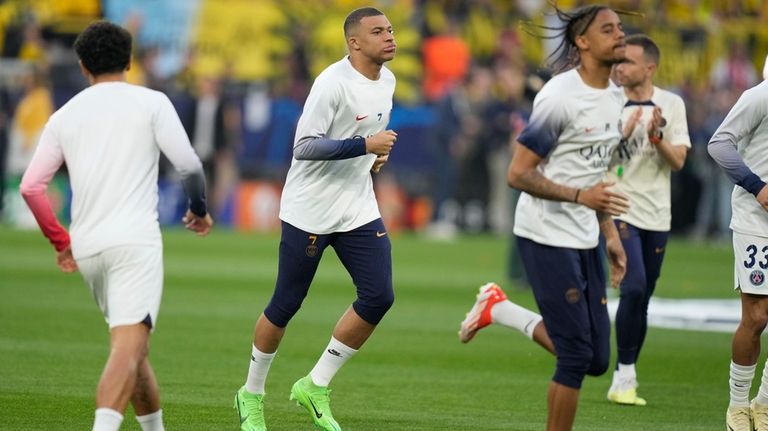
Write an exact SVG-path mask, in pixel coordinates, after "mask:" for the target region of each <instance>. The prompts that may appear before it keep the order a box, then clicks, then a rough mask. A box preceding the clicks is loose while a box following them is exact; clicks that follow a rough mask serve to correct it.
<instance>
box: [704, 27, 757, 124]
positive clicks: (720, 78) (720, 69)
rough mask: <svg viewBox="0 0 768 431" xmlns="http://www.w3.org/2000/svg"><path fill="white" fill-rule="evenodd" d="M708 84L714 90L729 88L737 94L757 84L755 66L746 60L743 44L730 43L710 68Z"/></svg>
mask: <svg viewBox="0 0 768 431" xmlns="http://www.w3.org/2000/svg"><path fill="white" fill-rule="evenodd" d="M710 82H711V83H712V86H713V87H714V88H716V89H721V88H730V89H731V91H733V92H734V93H737V94H741V93H743V92H744V90H746V89H747V88H750V87H752V86H753V85H755V84H756V83H757V72H756V71H755V66H754V65H753V64H752V62H750V61H749V59H748V58H747V54H746V51H745V47H744V44H743V43H738V42H735V41H734V42H731V43H730V46H729V48H728V51H727V54H726V55H725V56H724V57H721V58H720V59H718V60H717V61H716V62H715V64H714V66H713V67H712V72H711V73H710ZM726 112H727V111H726Z"/></svg>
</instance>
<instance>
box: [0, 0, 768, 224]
mask: <svg viewBox="0 0 768 431" xmlns="http://www.w3.org/2000/svg"><path fill="white" fill-rule="evenodd" d="M370 3H372V4H373V5H375V6H378V7H380V8H381V9H382V10H384V11H385V13H386V14H387V15H388V17H389V18H390V20H391V21H392V23H393V25H394V27H395V30H396V40H397V43H398V54H397V57H396V59H395V60H394V61H392V62H391V63H390V64H389V65H388V66H389V67H391V68H392V70H393V71H394V72H395V74H396V76H397V78H398V86H397V92H396V95H395V97H396V106H395V109H394V112H393V115H392V122H391V124H390V127H391V128H393V129H395V130H396V131H398V133H399V135H400V139H399V140H398V144H397V147H396V149H395V152H394V153H393V156H392V158H391V160H390V163H389V165H388V166H387V168H386V169H385V173H384V174H382V175H380V176H378V177H377V179H376V180H377V184H376V186H377V189H378V196H379V200H380V203H381V209H382V212H383V214H384V216H385V218H386V219H387V224H388V226H389V227H390V230H392V231H396V230H399V229H408V230H416V231H424V232H425V233H427V234H430V235H434V236H438V237H446V236H451V235H453V234H454V233H456V232H462V231H465V232H483V231H491V232H494V233H508V232H509V230H510V225H511V211H512V208H513V205H514V199H515V196H514V193H513V192H511V191H509V190H508V188H507V187H506V184H505V169H506V165H507V163H508V160H509V158H510V155H509V144H510V141H511V140H512V139H513V138H514V135H515V133H516V132H518V131H519V130H520V129H521V128H522V127H523V126H524V124H525V121H526V119H527V116H528V113H529V112H530V106H531V102H532V99H533V97H534V95H535V93H536V91H537V89H538V88H539V87H540V86H541V85H542V83H543V82H544V80H546V79H547V77H548V74H547V72H546V71H545V70H543V69H542V68H541V65H542V62H543V61H544V59H545V57H546V55H547V53H548V52H550V51H551V49H552V47H553V44H554V43H556V42H552V41H541V40H539V39H536V38H533V37H531V36H529V35H527V34H526V33H525V32H524V31H521V28H520V22H521V20H530V21H533V22H537V23H550V24H551V23H553V21H552V20H553V19H554V18H552V17H548V16H546V15H545V14H543V12H545V11H547V10H548V9H549V7H548V3H547V2H546V1H545V0H518V1H507V0H477V1H459V0H387V1H372V2H370ZM581 3H585V2H580V1H575V0H566V1H559V2H558V4H559V5H560V7H562V8H570V7H574V6H577V5H579V4H581ZM606 3H608V4H610V5H611V6H614V7H616V8H617V9H620V10H625V11H629V12H632V13H633V14H632V15H625V16H624V17H623V19H624V21H625V25H626V29H627V31H628V32H629V33H633V32H638V31H642V32H646V33H648V34H650V35H651V36H652V37H653V38H654V39H655V40H656V41H657V42H658V44H659V45H660V46H661V51H662V62H661V67H660V70H659V71H658V73H657V75H656V76H657V83H658V84H659V85H661V86H663V87H666V88H669V89H672V90H673V91H675V92H677V93H679V94H681V95H682V96H683V97H684V98H685V100H686V102H687V104H686V105H687V109H688V120H689V127H690V133H691V137H692V141H693V149H692V151H691V154H690V157H689V160H688V163H686V167H685V169H684V170H683V171H682V172H680V173H677V174H675V176H674V180H673V182H674V184H673V186H674V197H673V200H674V205H673V210H674V217H673V223H674V231H675V233H679V234H687V235H688V234H689V235H692V236H694V237H695V238H697V239H705V238H714V239H723V238H726V237H727V235H728V232H727V224H728V218H729V205H728V193H729V189H730V183H728V182H727V181H725V178H724V177H723V176H722V175H721V174H720V173H719V171H718V170H716V169H714V166H713V164H712V163H711V162H710V161H709V158H708V156H707V155H706V152H705V151H704V150H703V148H704V146H705V145H706V142H707V141H708V138H709V137H710V135H711V134H712V132H713V131H714V129H715V128H716V126H717V125H718V124H719V122H720V120H721V119H722V118H723V117H724V115H725V113H726V112H727V110H728V108H729V107H730V106H731V105H732V103H733V102H734V101H735V99H736V98H737V97H738V95H739V94H740V93H741V92H742V91H743V90H744V89H745V88H748V87H750V86H752V85H754V84H755V83H756V82H758V80H759V79H762V78H761V76H760V75H761V73H760V71H761V70H762V68H763V63H764V59H765V55H766V53H768V26H766V25H765V24H766V21H768V3H766V2H762V1H760V0H744V1H726V0H701V1H697V0H666V1H658V0H623V1H607V2H606ZM363 4H367V3H365V2H361V1H357V0H318V1H311V2H308V1H299V0H285V1H277V0H226V1H224V0H103V1H99V0H6V1H3V2H0V53H1V54H2V58H1V59H0V167H2V168H3V169H2V170H3V172H2V174H3V178H4V182H5V189H7V193H5V196H4V198H3V199H2V200H0V201H2V216H3V219H4V220H5V221H6V222H8V223H11V224H13V225H17V226H29V225H30V224H32V223H33V221H32V220H31V218H30V217H29V214H28V213H27V212H26V211H25V208H24V206H23V204H22V203H21V201H20V200H19V197H18V193H16V192H15V188H16V187H17V184H18V180H19V176H20V174H21V173H22V172H23V169H24V167H25V164H26V162H27V161H28V159H29V157H31V154H32V151H33V150H34V147H35V140H36V136H37V133H39V131H40V128H41V127H42V125H43V124H44V122H45V120H46V119H47V117H48V115H49V114H50V112H51V111H52V110H55V109H57V108H58V107H59V106H61V105H62V104H63V103H65V102H66V101H67V100H68V99H69V98H70V97H71V96H72V95H73V94H75V93H77V92H78V91H79V90H81V89H82V88H83V87H84V86H85V85H86V83H85V81H84V79H83V78H82V77H81V76H80V73H79V70H78V68H77V61H76V57H75V56H74V54H73V52H72V50H71V43H72V41H73V40H74V37H75V36H76V35H77V33H78V32H79V31H80V30H82V29H83V28H84V26H85V25H87V23H89V22H90V21H92V20H94V19H98V18H107V19H110V20H112V21H115V22H118V23H121V24H123V25H125V26H126V27H128V28H129V29H131V31H132V32H133V33H134V35H135V37H136V44H135V56H134V57H135V60H134V63H133V68H132V69H131V72H130V76H129V80H130V81H131V82H134V83H137V84H141V85H146V86H148V87H151V88H155V89H158V90H161V91H163V92H166V93H167V94H168V95H169V96H170V97H171V99H172V100H173V102H174V104H175V106H176V108H177V110H178V112H179V114H180V116H181V118H182V119H183V122H184V124H185V126H186V127H187V129H188V132H189V134H190V136H191V138H192V141H193V143H194V145H195V147H196V149H197V151H198V153H199V154H200V155H201V157H202V158H203V160H204V161H205V163H206V167H207V170H208V172H209V174H210V177H211V178H210V180H209V182H210V186H211V192H210V195H211V199H212V203H213V206H214V213H215V216H216V219H217V222H218V223H219V225H229V226H234V227H237V228H238V229H245V230H259V231H262V230H273V229H275V227H276V226H277V218H276V213H277V209H278V202H279V194H280V188H281V183H282V181H283V179H284V176H285V173H286V171H287V168H288V166H289V164H290V160H291V147H292V140H293V133H294V130H295V125H296V121H297V119H298V116H299V115H300V113H301V108H302V105H303V101H304V99H305V97H306V95H307V93H308V90H309V87H310V86H311V84H312V80H313V78H314V76H316V75H317V74H318V73H319V72H320V71H321V70H322V69H323V68H324V67H325V66H326V65H328V64H330V63H331V62H333V61H335V60H336V59H338V58H340V57H341V56H342V55H343V54H344V49H345V46H344V41H343V35H342V29H341V24H342V22H343V18H344V16H345V14H346V13H348V11H349V10H350V9H352V8H354V7H357V6H360V5H363ZM162 171H163V174H164V175H163V176H164V178H163V181H162V189H161V192H162V196H163V205H162V209H161V221H162V222H163V223H164V224H169V223H175V222H176V221H177V220H178V218H179V217H178V216H179V212H180V211H181V207H182V206H183V204H182V202H180V198H181V194H180V189H179V186H178V183H177V182H176V181H174V180H173V178H172V172H170V171H172V170H169V169H168V167H167V166H164V167H163V169H162ZM62 178H64V174H62ZM55 193H56V194H57V195H59V196H60V199H59V201H60V204H61V205H60V208H61V214H62V215H64V216H66V214H67V211H66V204H67V189H66V181H60V182H59V183H58V187H57V188H56V190H55Z"/></svg>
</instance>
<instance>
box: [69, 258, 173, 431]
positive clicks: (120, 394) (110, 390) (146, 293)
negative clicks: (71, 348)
mask: <svg viewBox="0 0 768 431" xmlns="http://www.w3.org/2000/svg"><path fill="white" fill-rule="evenodd" d="M162 261H163V258H162V248H161V247H143V246H136V247H117V248H113V249H109V250H107V251H105V252H103V253H101V254H99V255H97V256H94V257H91V258H86V259H80V260H78V266H80V265H82V268H80V270H81V273H82V274H83V277H84V278H85V280H86V282H87V283H88V285H89V287H90V288H91V291H92V292H93V295H94V298H95V299H96V302H97V304H98V305H99V307H100V308H101V309H102V312H103V313H104V316H105V319H106V320H107V322H108V324H109V326H110V347H111V348H110V354H109V358H108V360H107V364H106V366H105V368H104V371H103V373H102V376H101V380H100V381H99V385H98V388H97V392H96V407H97V410H96V418H95V420H94V430H99V431H101V430H116V429H118V428H119V426H120V423H121V422H122V414H123V412H124V411H125V407H126V406H127V404H128V402H129V400H130V399H131V396H132V395H133V393H134V390H135V386H136V380H137V376H138V373H139V368H140V365H141V363H142V362H143V361H144V360H145V359H146V357H147V354H148V347H149V345H148V343H149V334H150V332H151V331H152V328H153V325H154V322H155V321H156V320H157V314H158V311H159V308H160V298H161V296H162V284H163V267H162ZM158 410H159V404H158Z"/></svg>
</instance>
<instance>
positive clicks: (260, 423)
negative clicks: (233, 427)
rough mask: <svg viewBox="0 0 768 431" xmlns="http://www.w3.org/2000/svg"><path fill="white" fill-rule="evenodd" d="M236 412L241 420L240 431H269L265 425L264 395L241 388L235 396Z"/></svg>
mask: <svg viewBox="0 0 768 431" xmlns="http://www.w3.org/2000/svg"><path fill="white" fill-rule="evenodd" d="M235 410H237V416H238V418H240V431H267V425H266V424H265V423H264V395H263V394H252V393H249V392H248V391H246V390H245V386H243V387H242V388H240V389H239V390H238V391H237V393H236V394H235Z"/></svg>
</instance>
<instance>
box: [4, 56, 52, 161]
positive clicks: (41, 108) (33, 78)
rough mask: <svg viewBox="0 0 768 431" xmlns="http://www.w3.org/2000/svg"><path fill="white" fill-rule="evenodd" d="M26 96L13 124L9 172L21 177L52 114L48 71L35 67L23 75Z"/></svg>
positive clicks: (15, 114)
mask: <svg viewBox="0 0 768 431" xmlns="http://www.w3.org/2000/svg"><path fill="white" fill-rule="evenodd" d="M23 87H24V96H23V97H22V98H21V101H20V102H19V104H18V106H17V107H16V112H15V113H14V117H13V121H12V123H11V131H10V141H9V155H8V174H9V175H11V176H20V175H22V174H23V173H24V170H25V169H26V168H27V165H28V164H29V161H30V160H31V159H32V155H33V154H34V152H35V148H36V147H37V141H38V139H39V138H40V133H42V131H43V126H45V122H46V121H48V117H50V116H51V114H52V113H53V101H52V99H51V92H50V90H49V89H48V77H47V74H46V71H45V70H44V69H42V68H40V67H34V68H32V70H30V72H29V73H27V74H26V75H25V76H24V77H23Z"/></svg>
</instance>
